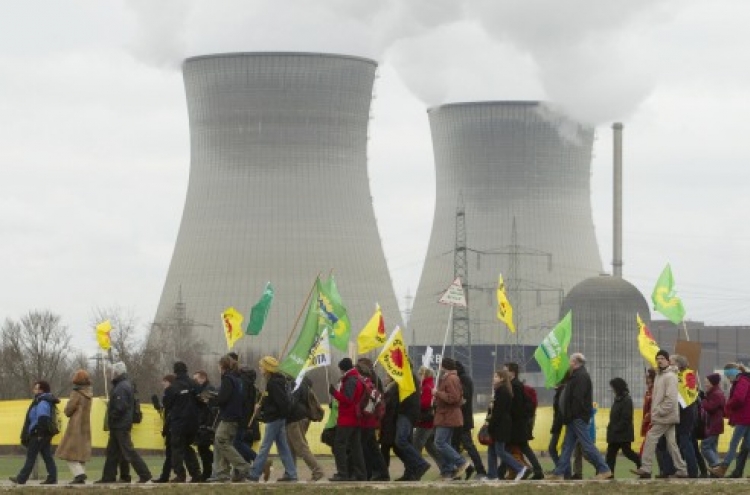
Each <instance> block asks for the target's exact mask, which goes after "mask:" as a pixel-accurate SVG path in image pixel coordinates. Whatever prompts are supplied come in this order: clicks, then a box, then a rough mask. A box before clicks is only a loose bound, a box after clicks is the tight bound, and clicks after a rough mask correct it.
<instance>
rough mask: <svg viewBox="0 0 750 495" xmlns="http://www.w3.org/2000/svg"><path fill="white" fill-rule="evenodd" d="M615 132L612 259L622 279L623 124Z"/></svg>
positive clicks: (615, 126) (613, 128) (615, 271)
mask: <svg viewBox="0 0 750 495" xmlns="http://www.w3.org/2000/svg"><path fill="white" fill-rule="evenodd" d="M612 130H613V131H614V134H613V136H614V165H615V170H614V176H613V183H614V184H613V185H614V195H613V196H614V204H613V208H612V209H613V215H614V218H613V221H612V228H613V230H614V239H613V242H612V248H613V251H614V254H613V259H612V271H613V275H614V276H615V277H619V278H622V123H620V122H615V123H614V124H612Z"/></svg>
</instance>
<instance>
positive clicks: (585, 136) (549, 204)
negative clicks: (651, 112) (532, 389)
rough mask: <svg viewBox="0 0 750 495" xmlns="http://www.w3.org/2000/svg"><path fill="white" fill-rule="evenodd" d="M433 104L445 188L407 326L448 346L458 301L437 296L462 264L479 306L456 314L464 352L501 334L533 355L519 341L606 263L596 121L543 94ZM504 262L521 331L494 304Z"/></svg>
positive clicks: (539, 331) (534, 338)
mask: <svg viewBox="0 0 750 495" xmlns="http://www.w3.org/2000/svg"><path fill="white" fill-rule="evenodd" d="M428 114H429V121H430V127H431V131H432V143H433V149H434V158H435V169H436V171H435V172H436V181H437V194H436V204H435V216H434V220H433V226H432V234H431V237H430V242H429V246H428V250H427V258H426V260H425V263H424V268H423V270H422V276H421V279H420V282H419V288H418V290H417V294H416V297H415V300H414V306H413V309H412V312H411V318H410V320H409V334H410V335H413V336H414V338H415V343H416V344H419V345H431V346H433V347H435V346H436V345H437V346H438V347H439V346H440V344H441V343H442V340H443V336H444V333H445V331H446V328H447V323H448V316H449V308H448V307H445V306H441V305H439V304H438V303H437V300H438V299H439V298H440V295H441V294H442V293H443V291H445V289H446V288H447V287H448V286H449V285H450V283H451V281H452V280H453V279H454V277H455V276H461V277H462V278H463V279H464V283H465V285H466V286H465V291H466V295H467V299H468V304H469V310H468V314H465V315H459V319H457V320H456V319H455V315H454V321H453V327H454V328H453V330H454V335H453V337H451V338H450V339H449V341H448V345H451V340H453V341H454V342H453V344H454V345H453V347H452V352H456V353H457V354H458V355H457V356H456V357H459V358H461V359H465V360H469V361H470V360H471V356H470V349H471V346H472V345H475V344H490V343H496V344H500V348H502V349H504V351H503V352H504V355H499V356H496V357H495V358H496V359H497V361H498V363H500V364H502V362H503V361H504V360H517V361H521V360H523V359H528V356H524V355H518V354H514V352H513V349H514V348H516V349H519V348H521V347H522V345H524V344H531V345H538V344H539V342H540V341H541V340H542V338H543V337H544V335H546V334H547V333H548V332H549V331H550V329H551V328H552V327H553V326H554V325H555V324H556V323H557V322H558V320H559V312H560V306H561V303H562V301H563V297H564V295H565V294H567V292H568V291H569V290H570V289H571V288H572V287H573V286H574V285H575V284H577V283H578V282H580V281H581V280H583V279H586V278H589V277H592V276H595V275H598V274H599V273H600V272H601V271H602V263H601V258H600V256H599V248H598V246H597V242H596V237H595V232H594V224H593V219H592V212H591V198H590V196H591V190H590V184H589V182H590V176H591V152H592V145H593V138H594V130H593V128H591V127H587V126H584V125H582V124H579V123H577V122H575V121H573V120H571V119H570V118H568V117H566V116H565V115H563V114H562V113H560V112H558V111H556V110H554V109H553V108H551V107H550V106H548V105H546V104H545V103H541V102H520V101H507V102H506V101H488V102H476V103H455V104H448V105H443V106H439V107H435V108H432V109H430V110H429V111H428ZM500 273H502V274H503V276H504V279H505V284H506V287H507V292H508V296H509V298H510V299H511V302H512V304H513V306H514V310H515V321H516V327H517V328H518V331H517V333H516V334H511V333H510V332H509V331H508V330H507V329H506V327H505V326H504V325H503V324H502V323H501V322H499V321H498V320H497V318H496V316H495V314H496V308H497V300H496V289H497V283H498V274H500ZM457 327H458V328H459V332H458V335H456V332H455V330H456V328H457ZM460 349H463V350H460ZM509 350H510V351H509ZM467 353H468V354H469V355H466V354H467ZM521 364H522V365H523V363H521Z"/></svg>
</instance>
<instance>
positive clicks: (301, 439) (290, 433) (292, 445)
mask: <svg viewBox="0 0 750 495" xmlns="http://www.w3.org/2000/svg"><path fill="white" fill-rule="evenodd" d="M314 393H315V392H313V390H312V381H311V380H310V378H308V377H307V376H305V377H304V378H303V379H302V381H301V382H300V384H299V387H297V390H295V391H294V397H295V402H294V407H292V412H291V414H290V415H289V417H288V418H287V420H286V436H287V440H288V441H289V449H290V450H291V452H292V459H293V460H294V463H295V464H296V463H297V457H302V460H303V461H305V464H306V465H307V467H308V468H310V471H311V472H312V478H311V479H310V481H313V482H315V481H319V480H321V479H323V476H324V475H325V473H324V472H323V467H322V466H321V465H320V463H319V462H318V460H317V459H316V458H315V455H313V453H312V451H311V450H310V445H309V444H308V443H307V430H308V428H309V427H310V414H311V412H310V408H309V403H310V394H314Z"/></svg>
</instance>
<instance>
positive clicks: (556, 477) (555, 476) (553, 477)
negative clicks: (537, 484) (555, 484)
mask: <svg viewBox="0 0 750 495" xmlns="http://www.w3.org/2000/svg"><path fill="white" fill-rule="evenodd" d="M544 479H545V480H546V481H565V476H563V475H562V474H555V473H550V474H548V475H547V476H546V477H545V478H544Z"/></svg>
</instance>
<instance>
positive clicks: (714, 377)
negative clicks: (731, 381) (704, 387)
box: [706, 373, 721, 387]
mask: <svg viewBox="0 0 750 495" xmlns="http://www.w3.org/2000/svg"><path fill="white" fill-rule="evenodd" d="M706 378H708V381H709V383H711V385H713V386H714V387H715V386H717V385H718V384H720V383H721V375H720V374H718V373H711V374H710V375H708V376H707V377H706Z"/></svg>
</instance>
